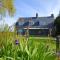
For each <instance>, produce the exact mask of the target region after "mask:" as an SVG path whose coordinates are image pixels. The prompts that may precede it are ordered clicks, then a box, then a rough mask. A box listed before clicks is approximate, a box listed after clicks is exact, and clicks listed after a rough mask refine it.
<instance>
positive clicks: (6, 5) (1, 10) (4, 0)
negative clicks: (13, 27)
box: [0, 0, 15, 16]
mask: <svg viewBox="0 0 60 60" xmlns="http://www.w3.org/2000/svg"><path fill="white" fill-rule="evenodd" d="M13 2H14V0H0V15H3V16H5V15H6V12H8V14H9V15H10V16H13V15H14V12H15V8H14V4H13Z"/></svg>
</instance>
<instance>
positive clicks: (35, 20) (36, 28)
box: [15, 13, 54, 36]
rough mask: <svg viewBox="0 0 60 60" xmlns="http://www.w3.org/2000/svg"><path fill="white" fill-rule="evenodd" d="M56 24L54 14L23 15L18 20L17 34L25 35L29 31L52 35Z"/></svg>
mask: <svg viewBox="0 0 60 60" xmlns="http://www.w3.org/2000/svg"><path fill="white" fill-rule="evenodd" d="M53 24H54V15H53V14H51V16H47V17H38V13H36V17H21V18H19V19H18V21H17V22H16V24H15V26H16V31H17V34H22V35H25V33H26V31H27V30H28V31H29V35H39V36H48V35H51V31H52V28H53V26H54V25H53Z"/></svg>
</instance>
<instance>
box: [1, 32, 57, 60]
mask: <svg viewBox="0 0 60 60" xmlns="http://www.w3.org/2000/svg"><path fill="white" fill-rule="evenodd" d="M0 60H56V43H55V40H54V38H51V37H29V39H28V40H26V37H25V36H20V35H15V33H13V32H1V33H0Z"/></svg>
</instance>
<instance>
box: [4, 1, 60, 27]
mask: <svg viewBox="0 0 60 60" xmlns="http://www.w3.org/2000/svg"><path fill="white" fill-rule="evenodd" d="M14 6H15V9H16V12H15V15H14V17H10V16H8V15H7V16H6V17H5V18H4V20H5V23H7V24H8V25H9V26H11V25H13V24H14V23H15V22H16V21H17V20H18V18H20V17H35V15H36V13H38V16H39V17H41V16H42V17H43V16H50V15H51V14H52V13H53V14H54V16H55V17H56V16H57V15H58V13H59V10H60V0H15V1H14Z"/></svg>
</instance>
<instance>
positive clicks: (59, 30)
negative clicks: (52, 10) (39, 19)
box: [54, 15, 60, 35]
mask: <svg viewBox="0 0 60 60" xmlns="http://www.w3.org/2000/svg"><path fill="white" fill-rule="evenodd" d="M54 26H55V33H56V35H60V15H59V16H58V17H57V18H56V19H55V21H54Z"/></svg>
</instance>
